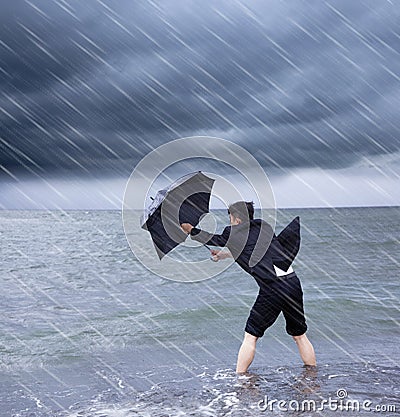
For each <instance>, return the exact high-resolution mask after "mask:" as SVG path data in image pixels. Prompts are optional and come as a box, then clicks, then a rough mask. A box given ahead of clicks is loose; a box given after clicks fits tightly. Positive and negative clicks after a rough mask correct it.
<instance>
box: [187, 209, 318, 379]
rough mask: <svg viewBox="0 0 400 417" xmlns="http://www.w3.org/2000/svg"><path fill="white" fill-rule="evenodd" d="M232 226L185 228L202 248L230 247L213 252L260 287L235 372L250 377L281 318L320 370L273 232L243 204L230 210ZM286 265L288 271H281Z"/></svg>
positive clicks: (295, 283)
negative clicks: (262, 341) (261, 341)
mask: <svg viewBox="0 0 400 417" xmlns="http://www.w3.org/2000/svg"><path fill="white" fill-rule="evenodd" d="M228 213H229V217H230V226H227V227H225V229H224V230H223V232H222V233H221V234H220V235H218V234H212V233H208V232H205V231H204V230H200V229H198V228H196V227H193V226H192V225H191V224H189V223H183V224H181V227H182V229H183V230H184V231H185V232H186V233H188V234H190V236H191V238H192V239H194V240H196V241H198V242H201V243H203V244H207V245H212V246H226V247H227V248H228V249H229V251H228V252H227V251H220V250H212V255H213V259H214V260H215V261H219V260H221V259H225V258H228V257H233V258H234V259H235V261H236V262H237V263H238V265H239V266H240V267H242V268H243V269H244V270H245V271H246V272H247V273H249V274H250V275H252V276H253V277H254V278H255V280H256V282H257V284H258V286H259V287H260V289H259V293H258V296H257V299H256V301H255V303H254V305H253V307H252V309H251V311H250V315H249V317H248V319H247V322H246V327H245V335H244V339H243V342H242V345H241V347H240V350H239V354H238V359H237V366H236V372H238V373H243V372H246V371H247V369H248V367H249V366H250V364H251V363H252V361H253V359H254V355H255V351H256V342H257V340H258V338H260V337H262V336H263V335H264V332H265V330H266V329H267V328H268V327H270V326H272V324H273V323H274V322H275V320H276V319H277V318H278V316H279V314H280V313H281V312H282V313H283V315H284V317H285V320H286V332H287V333H288V334H289V335H291V336H292V337H293V339H294V340H295V342H296V344H297V347H298V349H299V353H300V356H301V358H302V360H303V362H304V364H305V365H316V359H315V353H314V348H313V346H312V344H311V342H310V341H309V340H308V338H307V336H306V334H305V333H306V331H307V324H306V319H305V317H304V308H303V291H302V288H301V284H300V281H299V279H298V277H297V275H296V273H295V272H294V271H293V269H292V267H291V266H290V263H291V261H292V260H293V259H291V260H290V261H289V264H288V257H287V251H285V248H284V247H283V246H282V245H281V243H280V242H279V240H278V238H277V237H276V236H275V233H274V231H273V230H272V227H271V226H270V225H269V224H268V223H267V222H265V221H264V220H262V219H254V205H253V203H252V202H245V201H238V202H236V203H234V204H232V205H230V206H229V209H228ZM282 265H285V266H288V267H285V268H286V269H287V270H283V269H280V268H279V266H280V267H282Z"/></svg>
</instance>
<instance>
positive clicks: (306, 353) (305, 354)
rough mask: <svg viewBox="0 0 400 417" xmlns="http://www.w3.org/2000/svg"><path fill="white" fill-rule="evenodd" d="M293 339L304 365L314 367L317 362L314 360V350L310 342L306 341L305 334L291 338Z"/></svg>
mask: <svg viewBox="0 0 400 417" xmlns="http://www.w3.org/2000/svg"><path fill="white" fill-rule="evenodd" d="M293 339H294V341H295V342H296V345H297V347H298V348H299V352H300V356H301V359H302V360H303V362H304V365H313V366H315V365H316V364H317V361H316V359H315V352H314V348H313V345H312V344H311V342H310V341H309V340H308V337H307V336H306V334H305V333H304V334H302V335H301V336H293Z"/></svg>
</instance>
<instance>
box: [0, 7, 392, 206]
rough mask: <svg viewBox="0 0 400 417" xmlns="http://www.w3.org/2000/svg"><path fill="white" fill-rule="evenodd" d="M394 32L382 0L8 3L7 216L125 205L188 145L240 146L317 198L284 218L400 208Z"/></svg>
mask: <svg viewBox="0 0 400 417" xmlns="http://www.w3.org/2000/svg"><path fill="white" fill-rule="evenodd" d="M399 21H400V4H399V2H397V1H383V0H382V1H348V0H345V1H326V2H325V1H310V0H307V1H290V2H283V1H268V2H261V1H259V2H240V1H231V0H230V1H219V2H215V1H207V0H205V1H204V0H203V1H201V2H195V1H181V2H178V1H163V2H155V1H136V0H135V1H124V0H118V1H116V0H115V1H107V0H103V1H100V0H99V1H95V0H85V1H81V0H76V1H70V0H55V1H49V0H41V1H38V0H29V1H28V0H26V1H20V0H13V1H8V0H6V1H3V2H1V5H0V83H1V89H0V91H1V94H0V121H1V122H0V123H1V124H0V151H1V153H0V168H1V170H0V191H1V192H2V196H3V197H2V201H1V206H2V207H6V208H7V207H10V208H11V207H31V206H35V204H36V203H37V205H38V206H40V207H41V206H42V205H46V204H45V202H46V201H47V202H49V204H48V205H49V206H51V207H53V206H65V207H67V208H68V207H75V206H76V207H81V206H82V207H83V206H85V207H86V206H87V207H89V206H90V201H92V203H93V204H92V206H93V207H102V206H105V207H106V206H107V207H108V206H109V204H111V205H113V206H118V201H119V200H120V198H121V195H120V194H121V188H122V184H123V183H124V181H125V182H126V180H127V178H128V176H129V174H130V172H131V171H132V169H133V167H134V166H135V164H136V163H137V162H138V161H139V160H140V159H141V158H142V157H143V156H144V155H146V153H148V152H149V151H150V150H152V149H153V148H155V147H157V146H159V145H161V144H164V143H167V142H169V141H171V140H173V139H176V138H179V137H185V136H194V135H211V136H217V137H221V138H224V139H228V140H231V141H233V142H235V143H237V144H239V145H241V146H243V147H244V148H245V149H246V150H248V151H249V152H251V153H252V154H253V155H254V156H255V157H256V158H257V160H258V161H259V163H260V164H261V165H262V166H263V167H264V168H265V170H266V171H267V172H268V173H269V175H270V176H271V181H272V182H274V181H273V179H275V181H276V184H278V183H279V184H280V186H279V187H280V191H277V193H278V194H279V193H281V195H282V198H283V197H284V196H286V195H287V193H293V192H294V190H296V189H298V187H299V184H303V185H302V186H304V183H305V182H306V183H307V184H306V187H305V188H304V190H307V189H308V190H315V193H314V194H313V193H312V192H311V194H307V192H304V193H302V195H303V196H305V195H307V197H304V198H303V199H302V197H301V196H300V195H298V196H296V197H295V198H294V199H293V200H290V199H287V200H285V198H283V200H282V199H281V201H283V204H287V205H291V201H294V202H295V203H294V204H295V205H321V204H325V203H323V202H324V201H325V200H326V196H324V195H323V193H324V190H327V189H329V190H330V191H329V192H328V196H329V195H330V196H331V197H332V195H334V196H336V197H337V198H333V199H331V200H329V199H328V201H327V202H326V204H328V205H329V204H333V205H335V204H340V205H363V204H399V203H400V195H399V192H397V194H396V192H395V191H394V188H395V185H396V184H398V182H399V169H400V168H399V161H400V157H399V150H400V140H399V130H400V129H399V116H398V108H399V107H400V78H399V77H400V27H399V25H398V22H399ZM299 176H300V177H299ZM327 181H328V182H329V181H331V182H332V184H336V185H335V187H336V188H335V187H334V188H332V189H331V188H329V186H327ZM99 182H100V183H101V184H102V186H103V188H104V189H102V191H101V192H100V194H98V193H99V186H98V184H99ZM110 182H111V183H112V184H113V185H112V186H110V185H109V184H110ZM337 182H339V183H340V184H339V185H338V184H337ZM95 183H96V184H97V185H96V186H94V185H93V184H95ZM285 184H286V185H285ZM296 184H297V185H296ZM307 185H308V187H307ZM74 187H75V188H74ZM110 187H111V189H112V192H108V191H107V190H110ZM285 187H286V188H285ZM343 187H344V188H346V187H347V194H348V195H347V196H346V198H343V195H341V191H340V190H343ZM348 187H350V190H349V188H348ZM398 188H400V187H398ZM353 189H354V191H355V192H358V193H359V194H357V193H356V194H354V193H353V192H352V190H353ZM32 190H34V191H32ZM90 190H91V191H90ZM91 192H92V193H93V198H92V199H90V198H88V200H87V201H86V200H82V198H83V197H82V193H83V194H85V195H88V193H89V195H90V193H91ZM96 193H97V194H96ZM60 194H61V196H60ZM95 194H96V195H95ZM103 194H105V196H102V195H103ZM76 196H78V197H76ZM103 197H104V198H103ZM82 201H84V203H82ZM110 201H112V203H110ZM80 202H81V203H80Z"/></svg>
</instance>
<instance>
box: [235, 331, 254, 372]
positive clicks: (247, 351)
mask: <svg viewBox="0 0 400 417" xmlns="http://www.w3.org/2000/svg"><path fill="white" fill-rule="evenodd" d="M257 339H258V337H256V336H253V335H252V334H250V333H247V332H245V333H244V339H243V342H242V346H240V349H239V354H238V359H237V365H236V372H237V373H243V372H246V371H247V369H248V367H249V366H250V364H251V363H252V362H253V359H254V355H255V353H256V343H257Z"/></svg>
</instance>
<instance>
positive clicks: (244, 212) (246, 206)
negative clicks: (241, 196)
mask: <svg viewBox="0 0 400 417" xmlns="http://www.w3.org/2000/svg"><path fill="white" fill-rule="evenodd" d="M228 214H229V217H230V221H231V224H240V223H242V222H247V221H249V220H253V218H254V203H253V202H252V201H237V202H236V203H233V204H231V205H230V206H229V208H228Z"/></svg>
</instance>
